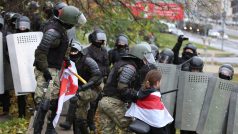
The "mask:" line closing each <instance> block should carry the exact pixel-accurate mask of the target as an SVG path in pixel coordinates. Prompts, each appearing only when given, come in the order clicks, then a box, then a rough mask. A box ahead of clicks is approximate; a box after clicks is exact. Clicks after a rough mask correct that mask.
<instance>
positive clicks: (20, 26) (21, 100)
mask: <svg viewBox="0 0 238 134" xmlns="http://www.w3.org/2000/svg"><path fill="white" fill-rule="evenodd" d="M15 23H16V24H15V33H24V32H29V31H30V28H31V23H30V19H29V18H28V17H26V16H20V17H19V18H17V19H16V22H15ZM17 103H18V114H19V115H18V116H19V117H21V118H22V117H25V116H26V95H20V96H17Z"/></svg>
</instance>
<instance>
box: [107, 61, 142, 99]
mask: <svg viewBox="0 0 238 134" xmlns="http://www.w3.org/2000/svg"><path fill="white" fill-rule="evenodd" d="M127 64H130V65H132V66H134V67H135V68H137V67H136V64H135V63H134V62H133V61H125V60H120V61H119V62H117V63H116V64H115V65H114V66H113V68H112V70H111V72H110V74H109V76H108V79H107V84H106V85H105V87H104V89H103V92H104V94H105V95H106V96H116V97H119V98H121V96H120V93H119V91H118V89H117V85H118V77H119V75H120V72H119V71H120V70H119V69H120V68H121V67H122V66H124V65H127ZM134 81H135V79H133V80H132V81H131V82H130V83H129V85H128V86H129V88H133V87H134Z"/></svg>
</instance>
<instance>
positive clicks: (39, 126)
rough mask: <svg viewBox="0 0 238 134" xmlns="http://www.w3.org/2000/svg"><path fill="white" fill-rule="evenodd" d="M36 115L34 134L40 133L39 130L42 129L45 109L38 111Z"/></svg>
mask: <svg viewBox="0 0 238 134" xmlns="http://www.w3.org/2000/svg"><path fill="white" fill-rule="evenodd" d="M36 110H38V107H36ZM38 112H39V113H38V116H37V117H35V120H34V124H33V125H34V126H33V127H34V134H41V130H42V126H43V125H44V121H45V115H46V113H47V111H45V110H41V111H38Z"/></svg>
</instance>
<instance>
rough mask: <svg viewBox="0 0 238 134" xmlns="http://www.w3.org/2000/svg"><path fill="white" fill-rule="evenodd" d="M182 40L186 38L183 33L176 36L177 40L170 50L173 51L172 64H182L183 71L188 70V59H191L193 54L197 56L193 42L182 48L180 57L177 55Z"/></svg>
mask: <svg viewBox="0 0 238 134" xmlns="http://www.w3.org/2000/svg"><path fill="white" fill-rule="evenodd" d="M184 40H188V38H186V37H184V36H183V35H180V36H179V37H178V42H177V43H176V45H175V46H174V48H173V49H172V51H173V52H174V64H176V65H179V64H183V65H182V69H183V71H188V70H189V62H188V60H189V59H191V58H192V57H193V56H197V48H196V47H195V46H194V45H193V44H191V43H188V44H186V46H185V47H184V48H183V52H182V57H179V50H180V48H181V46H182V43H183V41H184Z"/></svg>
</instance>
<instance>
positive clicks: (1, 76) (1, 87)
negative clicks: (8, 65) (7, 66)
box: [0, 32, 4, 94]
mask: <svg viewBox="0 0 238 134" xmlns="http://www.w3.org/2000/svg"><path fill="white" fill-rule="evenodd" d="M2 38H3V36H2V33H1V32H0V94H3V93H4V73H3V42H2Z"/></svg>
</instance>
